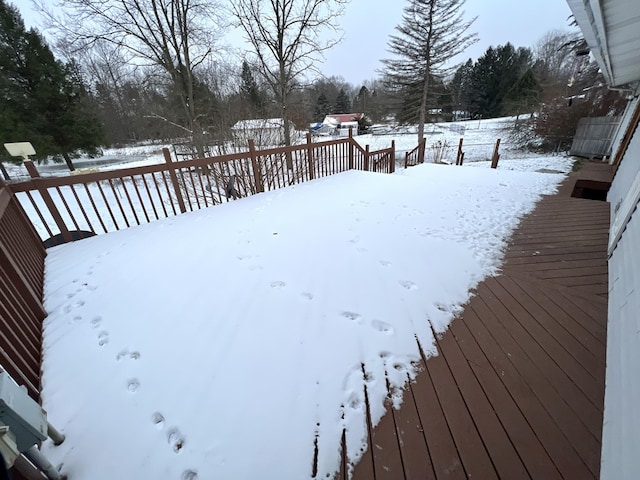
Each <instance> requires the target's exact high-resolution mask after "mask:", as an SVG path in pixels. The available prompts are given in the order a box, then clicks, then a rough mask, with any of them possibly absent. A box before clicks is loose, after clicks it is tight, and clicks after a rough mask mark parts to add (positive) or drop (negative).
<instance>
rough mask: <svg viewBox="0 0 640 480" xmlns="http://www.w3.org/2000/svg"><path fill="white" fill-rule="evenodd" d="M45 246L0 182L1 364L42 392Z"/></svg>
mask: <svg viewBox="0 0 640 480" xmlns="http://www.w3.org/2000/svg"><path fill="white" fill-rule="evenodd" d="M45 255H46V253H45V250H44V247H43V246H42V243H41V242H40V238H39V237H38V235H37V233H36V232H35V230H34V228H33V226H32V224H31V222H30V220H29V219H28V218H27V216H26V214H25V212H24V211H23V210H22V207H21V206H20V204H19V203H18V202H17V201H16V199H15V197H14V195H13V194H12V193H11V191H10V190H9V188H8V187H6V186H5V185H4V183H2V181H0V369H2V370H5V371H7V372H8V373H9V374H10V375H11V376H12V377H13V378H14V380H16V382H18V383H19V384H23V385H25V386H26V387H27V390H28V392H29V395H30V396H31V397H32V398H34V399H35V400H39V396H40V359H41V350H42V321H43V320H44V318H45V316H46V312H45V310H44V307H43V305H42V293H43V285H44V259H45Z"/></svg>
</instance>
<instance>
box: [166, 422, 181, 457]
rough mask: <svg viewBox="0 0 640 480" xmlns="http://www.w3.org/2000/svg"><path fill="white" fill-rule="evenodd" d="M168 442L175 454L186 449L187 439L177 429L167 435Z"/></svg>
mask: <svg viewBox="0 0 640 480" xmlns="http://www.w3.org/2000/svg"><path fill="white" fill-rule="evenodd" d="M167 440H168V441H169V445H171V448H173V451H174V452H175V453H180V450H182V449H183V448H184V443H185V439H184V437H183V436H182V434H181V433H180V430H178V429H177V428H172V429H171V430H169V433H168V434H167Z"/></svg>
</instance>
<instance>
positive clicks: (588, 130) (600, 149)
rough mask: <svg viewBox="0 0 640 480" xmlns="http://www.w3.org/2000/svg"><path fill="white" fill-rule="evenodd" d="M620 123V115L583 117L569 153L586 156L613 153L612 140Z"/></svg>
mask: <svg viewBox="0 0 640 480" xmlns="http://www.w3.org/2000/svg"><path fill="white" fill-rule="evenodd" d="M619 125H620V117H591V118H581V119H580V121H579V122H578V128H577V129H576V133H575V135H574V137H573V143H572V144H571V151H570V152H569V153H570V154H571V155H576V156H578V157H585V158H603V157H605V156H609V155H611V142H612V141H613V137H614V135H615V133H616V130H617V129H618V126H619Z"/></svg>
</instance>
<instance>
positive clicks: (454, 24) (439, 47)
mask: <svg viewBox="0 0 640 480" xmlns="http://www.w3.org/2000/svg"><path fill="white" fill-rule="evenodd" d="M463 5H464V0H409V2H408V5H407V6H406V7H405V8H404V13H403V16H402V24H401V25H399V26H397V27H396V30H397V31H398V34H397V35H392V36H391V39H390V41H389V50H390V51H391V53H392V54H393V55H394V56H395V58H393V59H390V60H383V63H384V64H385V65H386V67H387V72H386V74H387V81H388V83H389V84H390V85H391V86H392V87H394V88H395V89H396V90H397V91H398V92H399V93H400V94H401V95H403V97H404V99H405V109H407V110H409V112H407V115H406V116H407V117H412V116H413V114H411V113H410V110H413V111H414V112H415V116H416V117H417V119H418V141H421V140H422V138H423V136H424V123H425V119H426V116H427V111H428V109H429V108H430V105H434V104H435V103H437V102H433V99H431V96H432V93H433V85H434V81H433V80H434V78H438V77H439V78H444V77H445V76H446V75H447V74H449V73H450V72H451V71H452V69H451V68H447V67H445V64H446V62H447V61H448V60H450V59H451V58H453V57H455V56H456V55H458V54H460V53H462V52H463V51H464V49H465V48H466V47H467V46H469V45H471V44H472V43H474V42H475V41H476V40H477V39H476V35H475V34H469V33H467V30H468V29H469V27H470V26H471V24H472V23H473V22H474V21H475V19H473V20H471V21H469V22H466V21H464V20H463V18H462V17H463V13H464V12H463V11H462V6H463ZM431 108H432V107H431Z"/></svg>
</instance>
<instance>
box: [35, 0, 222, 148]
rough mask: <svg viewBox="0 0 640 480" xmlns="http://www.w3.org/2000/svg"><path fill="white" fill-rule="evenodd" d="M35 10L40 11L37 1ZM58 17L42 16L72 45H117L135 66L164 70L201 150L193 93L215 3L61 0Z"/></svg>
mask: <svg viewBox="0 0 640 480" xmlns="http://www.w3.org/2000/svg"><path fill="white" fill-rule="evenodd" d="M40 6H41V10H43V11H45V12H46V8H45V7H44V5H43V3H42V2H40ZM58 6H59V8H60V11H63V12H65V15H64V16H63V17H62V18H57V17H55V15H52V14H51V13H49V14H48V17H49V19H50V21H51V23H52V25H53V27H55V29H56V30H57V32H58V33H59V34H60V37H61V39H64V41H66V42H68V47H69V48H71V49H72V50H73V49H74V48H75V49H84V48H87V47H88V46H92V45H94V44H96V43H98V42H99V41H106V42H109V43H112V44H114V45H117V46H118V47H119V49H121V51H123V52H127V53H128V55H129V56H130V58H129V60H130V61H131V62H132V63H134V64H136V65H138V66H145V65H146V66H156V67H160V68H161V69H162V70H163V71H164V72H166V74H168V76H169V78H170V81H171V85H172V90H173V94H174V96H175V98H176V99H177V103H178V105H180V107H181V109H182V118H183V119H184V122H185V123H186V128H187V129H188V130H189V131H190V132H192V135H193V137H194V143H195V144H196V147H197V148H198V151H199V153H203V146H202V141H201V137H202V124H201V119H200V118H199V117H200V115H199V112H198V108H197V106H198V99H197V98H196V90H197V88H196V87H197V75H196V73H197V72H196V70H197V69H198V67H199V66H200V65H201V64H202V63H203V62H204V61H205V60H206V59H207V57H208V56H209V55H210V54H211V53H212V52H213V47H214V45H215V44H216V41H217V37H216V34H214V33H213V32H216V31H220V29H219V28H218V27H219V26H220V24H221V19H220V17H218V16H217V12H218V11H219V5H218V3H217V2H216V1H212V0H64V1H63V2H60V4H59V5H58Z"/></svg>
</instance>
